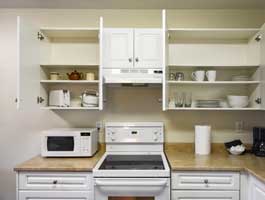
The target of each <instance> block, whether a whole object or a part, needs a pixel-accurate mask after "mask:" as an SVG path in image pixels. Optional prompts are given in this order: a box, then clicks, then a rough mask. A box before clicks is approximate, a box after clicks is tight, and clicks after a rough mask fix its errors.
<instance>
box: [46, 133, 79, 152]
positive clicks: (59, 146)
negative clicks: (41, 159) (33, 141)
mask: <svg viewBox="0 0 265 200" xmlns="http://www.w3.org/2000/svg"><path fill="white" fill-rule="evenodd" d="M47 150H48V151H74V137H72V136H66V137H53V136H49V137H48V138H47Z"/></svg>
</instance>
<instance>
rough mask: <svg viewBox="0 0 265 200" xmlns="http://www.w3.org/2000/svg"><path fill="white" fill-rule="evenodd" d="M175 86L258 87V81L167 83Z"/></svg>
mask: <svg viewBox="0 0 265 200" xmlns="http://www.w3.org/2000/svg"><path fill="white" fill-rule="evenodd" d="M167 82H168V83H169V84H176V85H258V84H260V83H261V82H260V81H214V82H210V81H167Z"/></svg>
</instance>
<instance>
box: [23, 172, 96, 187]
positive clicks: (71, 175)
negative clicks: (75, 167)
mask: <svg viewBox="0 0 265 200" xmlns="http://www.w3.org/2000/svg"><path fill="white" fill-rule="evenodd" d="M18 179H19V181H18V182H19V185H18V187H19V189H20V190H91V189H92V188H91V186H92V174H90V173H80V172H78V173H76V172H57V173H55V172H54V173H53V172H51V173H49V172H36V173H35V172H22V173H19V177H18Z"/></svg>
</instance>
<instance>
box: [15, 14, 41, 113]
mask: <svg viewBox="0 0 265 200" xmlns="http://www.w3.org/2000/svg"><path fill="white" fill-rule="evenodd" d="M38 31H39V30H38V28H37V27H34V26H33V25H31V24H29V23H27V22H26V21H25V20H24V19H23V18H21V17H18V18H17V54H18V58H17V72H18V74H17V79H18V80H17V108H18V109H27V108H29V109H32V108H34V107H39V106H38V104H37V96H38V95H39V92H40V87H39V71H40V70H39V58H40V54H39V50H40V47H39V46H40V42H39V40H38V37H37V36H38V35H37V34H38Z"/></svg>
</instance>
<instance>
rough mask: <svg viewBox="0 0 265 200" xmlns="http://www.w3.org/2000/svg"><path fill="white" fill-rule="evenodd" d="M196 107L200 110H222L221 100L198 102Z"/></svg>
mask: <svg viewBox="0 0 265 200" xmlns="http://www.w3.org/2000/svg"><path fill="white" fill-rule="evenodd" d="M195 103H196V107H198V108H220V107H221V100H219V99H209V100H201V99H199V100H196V102H195Z"/></svg>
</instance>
